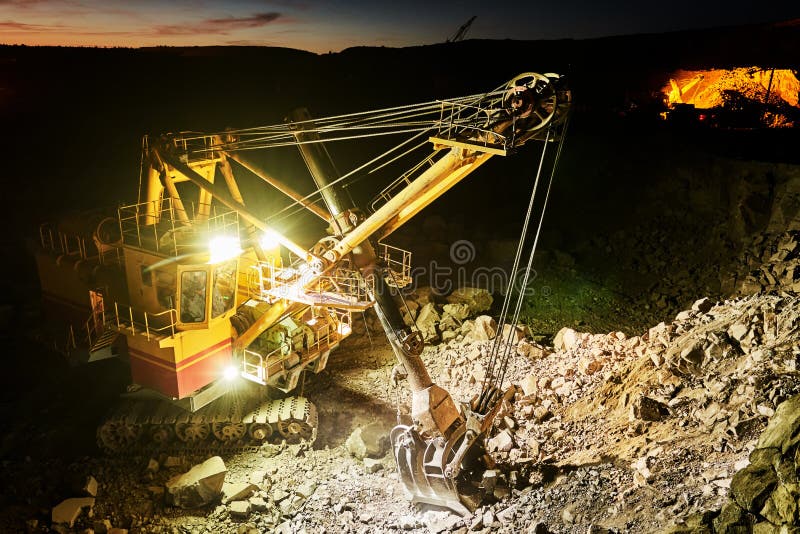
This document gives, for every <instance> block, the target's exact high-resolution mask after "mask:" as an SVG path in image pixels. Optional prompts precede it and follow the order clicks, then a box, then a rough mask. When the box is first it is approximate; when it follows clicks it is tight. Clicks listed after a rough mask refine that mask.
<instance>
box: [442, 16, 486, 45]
mask: <svg viewBox="0 0 800 534" xmlns="http://www.w3.org/2000/svg"><path fill="white" fill-rule="evenodd" d="M476 18H478V17H477V15H473V16H472V17H471V18H470V19H469V20H468V21H467V22H465V23H464V24H462V25H461V27H460V28H459V29H458V31H457V32H456V34H455V35H453V36H452V37H450V38H449V39H447V41H445V42H448V43H457V42H458V41H463V40H464V37H466V36H467V32H468V31H469V28H470V26H472V23H473V22H474V21H475V19H476Z"/></svg>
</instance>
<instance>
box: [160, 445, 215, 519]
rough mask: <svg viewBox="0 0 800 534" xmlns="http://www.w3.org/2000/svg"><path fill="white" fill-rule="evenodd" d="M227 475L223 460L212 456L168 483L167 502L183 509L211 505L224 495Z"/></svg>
mask: <svg viewBox="0 0 800 534" xmlns="http://www.w3.org/2000/svg"><path fill="white" fill-rule="evenodd" d="M227 473H228V471H227V469H226V468H225V463H224V462H223V461H222V458H220V457H219V456H212V457H211V458H209V459H208V460H206V461H205V462H203V463H201V464H199V465H196V466H194V467H192V468H191V469H190V470H189V471H188V472H186V473H183V474H182V475H176V476H174V477H172V478H171V479H169V480H168V481H167V483H166V490H167V493H166V495H167V501H168V502H169V503H170V504H173V505H175V506H179V507H181V508H197V507H198V506H204V505H206V504H210V503H212V502H214V501H216V500H218V499H219V498H220V496H221V495H222V486H223V485H224V484H225V475H226V474H227Z"/></svg>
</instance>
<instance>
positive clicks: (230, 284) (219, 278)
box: [211, 260, 236, 318]
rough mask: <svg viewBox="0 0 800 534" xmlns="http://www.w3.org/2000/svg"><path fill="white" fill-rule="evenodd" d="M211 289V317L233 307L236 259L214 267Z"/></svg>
mask: <svg viewBox="0 0 800 534" xmlns="http://www.w3.org/2000/svg"><path fill="white" fill-rule="evenodd" d="M213 281H214V285H213V286H212V289H211V317H212V318H213V317H219V316H220V315H222V314H223V313H225V312H226V311H228V310H230V309H231V308H233V304H234V301H235V300H236V260H233V261H228V262H225V263H220V264H219V265H217V266H216V267H214V278H213Z"/></svg>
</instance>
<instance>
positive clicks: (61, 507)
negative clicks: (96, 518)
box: [50, 497, 94, 528]
mask: <svg viewBox="0 0 800 534" xmlns="http://www.w3.org/2000/svg"><path fill="white" fill-rule="evenodd" d="M93 506H94V497H80V498H73V499H65V500H63V501H61V502H60V503H59V504H58V506H56V507H54V508H53V510H52V512H51V517H50V519H51V521H52V522H53V524H56V525H69V527H70V528H72V525H73V524H74V523H75V520H76V519H78V516H79V515H81V510H83V509H84V508H89V509H90V510H91V508H92V507H93Z"/></svg>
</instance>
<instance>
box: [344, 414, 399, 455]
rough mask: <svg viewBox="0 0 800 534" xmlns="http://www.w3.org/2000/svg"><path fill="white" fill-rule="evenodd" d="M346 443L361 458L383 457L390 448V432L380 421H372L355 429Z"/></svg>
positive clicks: (349, 449) (347, 447) (352, 453)
mask: <svg viewBox="0 0 800 534" xmlns="http://www.w3.org/2000/svg"><path fill="white" fill-rule="evenodd" d="M344 445H345V448H346V449H347V452H349V453H350V454H351V455H353V456H355V457H356V458H358V459H359V460H363V459H364V458H368V457H370V458H381V457H383V455H384V454H386V451H388V450H389V433H388V431H387V429H386V428H384V427H383V425H381V424H380V423H370V424H368V425H366V426H363V427H361V426H360V427H358V428H356V429H355V430H353V433H352V434H350V437H348V438H347V441H345V444H344Z"/></svg>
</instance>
